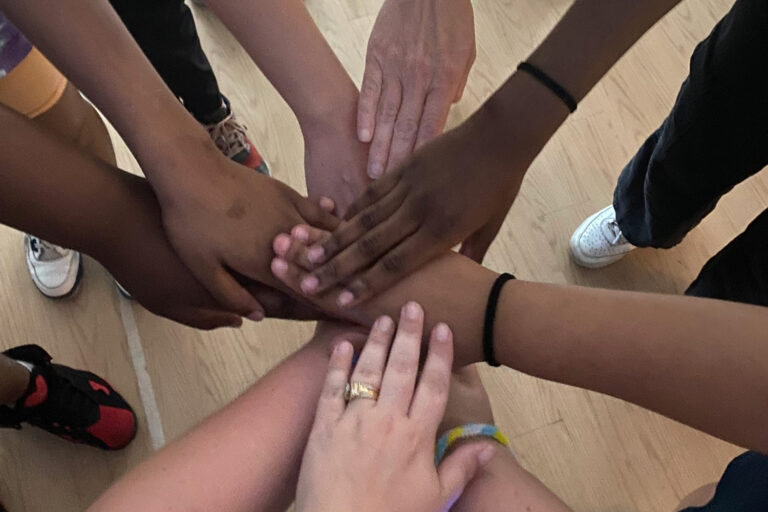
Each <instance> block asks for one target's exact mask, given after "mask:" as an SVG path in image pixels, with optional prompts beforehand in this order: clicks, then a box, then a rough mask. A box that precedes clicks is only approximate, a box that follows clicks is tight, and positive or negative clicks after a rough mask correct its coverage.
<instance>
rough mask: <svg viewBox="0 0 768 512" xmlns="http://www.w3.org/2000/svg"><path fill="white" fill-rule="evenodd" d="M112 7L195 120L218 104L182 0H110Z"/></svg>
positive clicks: (219, 99) (214, 84) (219, 97)
mask: <svg viewBox="0 0 768 512" xmlns="http://www.w3.org/2000/svg"><path fill="white" fill-rule="evenodd" d="M110 2H111V3H112V7H114V9H115V10H116V11H117V13H118V14H119V15H120V18H122V20H123V23H125V25H126V27H128V30H129V31H130V33H131V35H133V37H134V39H136V42H137V43H138V44H139V46H141V49H142V50H143V51H144V53H145V54H146V56H147V57H148V58H149V60H150V61H151V62H152V65H154V67H155V69H156V70H157V72H158V73H159V74H160V76H161V77H162V78H163V80H165V83H166V84H167V85H168V87H169V88H170V89H171V91H173V93H174V94H175V95H176V97H178V98H180V99H181V100H182V101H183V102H184V106H185V107H186V108H187V110H189V111H190V112H191V113H192V115H193V116H195V118H197V119H198V121H201V122H206V121H207V118H208V116H210V115H211V114H213V113H214V112H215V111H216V110H217V109H218V108H219V107H221V102H222V95H221V92H220V91H219V85H218V83H217V82H216V76H215V75H214V74H213V70H212V69H211V65H210V63H209V62H208V59H207V57H206V56H205V53H203V49H202V47H201V46H200V39H199V38H198V37H197V30H196V29H195V21H194V19H193V18H192V12H191V11H190V10H189V7H187V6H186V5H185V4H184V1H183V0H110Z"/></svg>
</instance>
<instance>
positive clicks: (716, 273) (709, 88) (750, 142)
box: [613, 0, 768, 306]
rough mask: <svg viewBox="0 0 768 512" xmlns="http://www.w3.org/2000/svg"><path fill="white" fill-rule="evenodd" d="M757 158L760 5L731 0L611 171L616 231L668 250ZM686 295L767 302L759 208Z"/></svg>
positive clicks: (767, 38) (762, 125)
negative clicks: (633, 150) (655, 117)
mask: <svg viewBox="0 0 768 512" xmlns="http://www.w3.org/2000/svg"><path fill="white" fill-rule="evenodd" d="M766 164H768V1H766V0H738V1H737V2H736V3H735V4H734V6H733V8H732V9H731V11H730V12H729V13H728V14H727V15H726V16H725V17H724V18H723V19H722V20H721V21H720V22H719V23H718V24H717V26H715V28H714V29H713V31H712V33H711V34H710V35H709V37H708V38H707V39H705V40H704V41H702V42H701V43H700V44H699V45H698V46H697V47H696V50H695V51H694V53H693V56H692V57H691V63H690V74H689V76H688V78H687V79H686V80H685V82H684V83H683V85H682V87H681V89H680V92H679V94H678V97H677V101H676V102H675V106H674V107H673V109H672V112H671V113H670V114H669V116H668V117H667V119H665V120H664V122H663V123H662V125H661V127H660V128H659V129H658V130H656V131H655V132H654V133H653V134H652V135H651V136H650V137H649V138H648V140H646V142H645V143H644V144H643V146H642V147H641V148H640V150H639V151H638V153H637V154H636V155H635V156H634V157H633V158H632V160H631V161H630V162H629V164H628V165H627V166H626V167H625V168H624V170H623V172H622V173H621V176H620V177H619V181H618V185H617V187H616V191H615V193H614V199H613V204H614V208H615V209H616V214H617V221H618V223H619V226H620V227H621V231H622V233H623V234H624V236H625V237H626V238H627V240H629V241H630V242H631V243H633V244H634V245H637V246H639V247H660V248H668V247H672V246H673V245H675V244H677V243H678V242H680V241H681V240H682V239H683V237H684V236H685V235H686V234H687V233H688V231H690V230H691V229H692V228H693V227H694V226H696V225H697V224H698V223H699V222H700V221H701V219H702V218H704V216H705V215H707V214H708V213H709V212H711V211H712V210H713V209H714V208H715V205H716V204H717V201H718V200H719V199H720V197H721V196H722V195H723V194H725V193H726V192H728V191H729V190H730V189H731V188H733V187H734V186H735V185H737V184H738V183H739V182H741V181H743V180H745V179H746V178H748V177H749V176H751V175H752V174H754V173H756V172H758V171H759V170H761V169H762V168H763V167H764V166H765V165H766ZM686 293H687V294H690V295H697V296H706V297H715V298H721V299H727V300H733V301H739V302H749V303H754V304H762V305H766V306H768V210H766V211H765V212H763V213H762V214H761V215H760V216H759V217H758V218H757V219H755V220H754V221H753V222H752V223H751V224H750V225H749V227H748V228H747V230H746V231H745V232H744V233H743V234H741V235H740V236H739V237H737V238H736V239H735V240H733V241H732V242H731V243H730V244H728V245H727V246H726V247H725V248H724V249H723V250H722V251H720V252H719V253H718V254H717V255H715V256H714V257H713V258H712V259H711V260H710V261H709V262H708V263H707V264H706V265H705V266H704V268H703V269H702V271H701V273H700V274H699V276H698V277H697V278H696V281H694V283H693V284H692V285H691V286H690V288H689V289H688V290H687V291H686Z"/></svg>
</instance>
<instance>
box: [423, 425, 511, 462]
mask: <svg viewBox="0 0 768 512" xmlns="http://www.w3.org/2000/svg"><path fill="white" fill-rule="evenodd" d="M483 437H485V438H488V439H491V440H493V441H496V442H497V443H499V444H501V445H502V446H507V447H509V440H508V439H507V438H506V437H505V436H504V434H502V433H501V431H500V430H499V428H498V427H497V426H496V425H488V424H487V423H467V424H466V425H462V426H460V427H455V428H452V429H451V430H449V431H448V432H446V433H445V434H443V435H442V436H440V439H438V440H437V443H436V444H435V466H439V465H440V463H441V462H442V461H443V459H444V458H445V455H446V453H447V452H448V450H449V449H450V448H451V447H452V446H453V445H455V444H456V443H457V442H458V441H460V440H462V439H477V438H483Z"/></svg>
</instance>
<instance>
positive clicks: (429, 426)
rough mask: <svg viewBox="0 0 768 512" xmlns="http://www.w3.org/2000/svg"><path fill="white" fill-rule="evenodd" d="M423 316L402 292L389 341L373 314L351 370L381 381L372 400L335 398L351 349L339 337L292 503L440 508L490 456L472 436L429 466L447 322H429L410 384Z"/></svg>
mask: <svg viewBox="0 0 768 512" xmlns="http://www.w3.org/2000/svg"><path fill="white" fill-rule="evenodd" d="M423 322H424V312H423V311H422V309H421V307H420V306H419V305H418V304H416V303H413V302H411V303H409V304H407V305H406V306H405V307H404V308H403V310H402V312H401V315H400V325H399V327H398V330H397V335H396V336H395V339H394V342H393V341H392V337H393V334H394V331H395V325H394V323H393V322H392V320H391V319H390V318H389V317H382V318H380V319H379V320H378V321H377V322H376V324H375V325H374V327H373V329H372V330H371V334H370V337H369V338H368V342H367V344H366V345H365V348H364V349H363V351H362V354H361V355H360V359H359V361H358V363H357V366H356V367H355V369H354V371H353V372H352V378H351V380H352V381H353V382H362V383H365V384H369V385H371V386H373V387H375V388H379V387H380V388H381V391H380V394H379V398H378V400H377V401H374V400H370V399H363V398H359V399H357V400H354V401H352V402H350V403H349V404H348V405H346V404H345V403H344V396H343V395H344V387H345V384H346V383H347V379H348V377H349V373H350V368H351V366H352V353H353V350H352V346H351V344H350V343H348V342H342V343H340V344H338V345H337V346H336V348H335V349H334V351H333V354H332V356H331V361H330V364H329V369H328V375H327V377H326V381H325V385H324V388H323V393H322V396H321V398H320V400H319V402H318V408H317V414H316V417H315V424H314V426H313V429H312V432H311V434H310V437H309V441H308V443H307V448H306V450H305V452H304V460H303V463H302V467H301V473H300V476H299V483H298V488H297V493H296V510H297V511H298V512H304V511H309V510H312V511H313V512H324V511H334V512H351V511H357V510H365V511H367V512H380V511H382V512H383V511H391V510H398V511H401V512H408V511H413V512H422V511H424V512H426V511H429V512H433V511H437V510H446V509H447V508H446V507H447V506H448V507H449V506H450V505H451V504H452V503H453V502H454V501H455V500H456V499H457V498H458V496H460V495H461V492H462V490H463V489H464V487H465V486H466V484H467V483H468V482H469V481H470V480H471V479H472V478H473V476H474V474H475V472H476V471H477V470H478V468H480V467H482V466H483V465H484V464H485V463H487V462H488V461H489V460H490V458H491V457H492V456H493V454H494V451H495V449H494V447H493V446H492V445H491V444H490V443H472V444H471V445H470V444H468V445H466V446H462V447H460V448H459V449H457V450H456V451H454V452H453V453H452V454H450V455H449V456H448V457H447V458H446V459H445V461H444V462H443V463H442V464H441V465H440V467H439V468H435V464H434V446H435V437H436V434H437V427H438V424H439V423H440V419H441V418H442V416H443V411H444V410H445V404H446V400H447V398H448V386H449V381H450V375H451V364H452V360H453V340H452V335H451V331H450V329H449V328H448V326H447V325H445V324H438V325H437V326H436V327H435V328H434V329H433V331H432V334H431V336H430V341H429V352H428V355H427V359H426V362H425V364H424V369H423V371H422V373H421V377H420V378H419V379H418V384H417V373H418V367H419V354H420V349H421V339H422V330H423ZM390 346H391V350H390ZM385 365H386V370H385V369H384V367H385ZM414 387H415V388H416V389H415V390H414Z"/></svg>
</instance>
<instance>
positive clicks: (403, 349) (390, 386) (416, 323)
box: [379, 302, 424, 415]
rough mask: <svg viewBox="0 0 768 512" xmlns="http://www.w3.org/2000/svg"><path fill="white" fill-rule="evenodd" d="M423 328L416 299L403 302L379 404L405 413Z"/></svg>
mask: <svg viewBox="0 0 768 512" xmlns="http://www.w3.org/2000/svg"><path fill="white" fill-rule="evenodd" d="M423 329H424V310H422V309H421V306H419V305H418V304H417V303H415V302H409V303H408V304H406V305H405V306H403V308H402V310H401V311H400V321H399V323H398V325H397V335H396V336H395V341H394V343H393V344H392V350H391V352H390V354H389V362H388V363H387V370H386V372H385V373H384V380H383V382H382V384H381V394H380V395H379V404H381V405H386V406H389V407H391V408H392V409H394V410H396V411H398V412H400V413H402V414H403V415H406V414H408V409H409V407H410V405H411V399H412V398H413V388H414V386H415V385H416V373H417V372H418V371H419V354H420V353H421V333H422V330H423Z"/></svg>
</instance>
